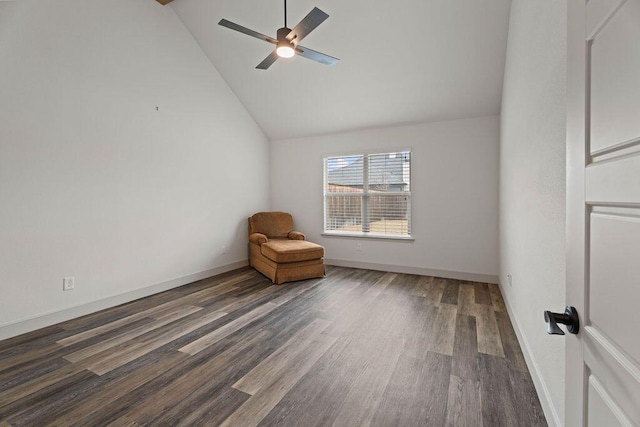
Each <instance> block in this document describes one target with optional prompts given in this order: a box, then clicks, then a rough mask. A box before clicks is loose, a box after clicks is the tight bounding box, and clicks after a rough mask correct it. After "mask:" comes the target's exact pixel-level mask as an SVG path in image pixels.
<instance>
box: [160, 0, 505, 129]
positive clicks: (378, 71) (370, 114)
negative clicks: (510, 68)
mask: <svg viewBox="0 0 640 427" xmlns="http://www.w3.org/2000/svg"><path fill="white" fill-rule="evenodd" d="M510 5H511V1H510V0H399V1H380V0H373V1H371V0H367V1H365V0H353V1H345V0H288V3H287V7H288V26H289V28H293V26H295V24H297V23H298V22H299V21H300V20H301V19H302V18H303V17H304V16H305V15H306V14H307V13H308V12H309V11H310V10H311V9H312V8H313V7H314V6H316V7H318V8H320V9H322V10H323V11H325V12H326V13H328V14H329V15H330V17H329V19H327V20H326V21H325V22H324V23H322V24H321V25H320V26H319V27H318V28H316V29H315V30H314V31H313V32H312V33H311V34H310V35H309V36H308V37H307V38H305V39H304V41H303V42H302V43H301V44H303V45H304V46H306V47H309V48H311V49H314V50H318V51H320V52H323V53H326V54H329V55H332V56H335V57H338V58H340V62H339V63H338V65H336V66H334V67H327V66H325V65H321V64H318V63H315V62H313V61H310V60H308V59H305V58H302V57H298V56H296V57H294V58H292V59H288V60H284V59H279V60H278V61H277V62H276V63H275V64H274V65H272V66H271V68H269V69H268V70H266V71H262V70H257V69H255V66H256V65H257V64H258V63H260V61H262V60H263V59H264V58H265V57H266V56H267V55H268V54H269V53H270V52H271V50H272V48H273V47H272V45H270V44H268V43H266V42H264V41H261V40H258V39H255V38H252V37H249V36H247V35H244V34H241V33H238V32H235V31H232V30H229V29H227V28H223V27H221V26H219V25H218V21H220V19H222V18H226V19H228V20H230V21H232V22H235V23H237V24H240V25H242V26H245V27H248V28H250V29H252V30H255V31H258V32H260V33H263V34H266V35H269V36H271V37H275V35H276V34H275V33H276V30H277V29H278V28H280V27H282V26H283V23H284V22H283V21H284V17H283V1H282V0H175V1H173V2H172V3H171V5H170V6H168V7H172V8H173V9H174V10H175V12H176V13H177V15H178V16H179V18H180V19H181V20H182V22H183V23H184V25H185V26H186V27H187V29H188V30H189V31H190V32H191V33H192V34H193V36H194V37H195V39H196V40H197V41H198V43H199V44H200V46H201V47H202V49H203V50H204V51H205V53H206V54H207V55H208V56H209V58H210V60H211V62H212V63H213V65H214V66H215V67H216V68H217V69H218V71H219V72H220V74H221V75H222V77H223V78H224V79H225V80H226V81H227V83H228V84H229V86H230V87H231V89H232V90H233V91H234V92H235V93H236V95H237V96H238V98H239V99H240V101H241V102H242V103H243V104H244V105H245V107H246V109H247V110H248V111H249V113H250V114H251V115H252V116H253V118H254V119H255V120H256V122H257V123H258V125H259V126H260V127H261V128H262V130H263V131H264V132H265V134H266V135H267V137H268V138H269V139H271V140H279V139H288V138H294V137H302V136H309V135H317V134H325V133H334V132H342V131H349V130H355V129H363V128H373V127H384V126H393V125H399V124H406V123H417V122H432V121H440V120H450V119H459V118H469V117H479V116H486V115H495V114H499V112H500V100H501V95H502V78H503V70H504V60H505V51H506V43H507V31H508V22H509V8H510Z"/></svg>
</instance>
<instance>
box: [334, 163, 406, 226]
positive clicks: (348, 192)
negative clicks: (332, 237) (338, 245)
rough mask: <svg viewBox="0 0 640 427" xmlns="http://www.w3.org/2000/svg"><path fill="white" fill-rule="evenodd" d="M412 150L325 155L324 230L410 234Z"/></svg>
mask: <svg viewBox="0 0 640 427" xmlns="http://www.w3.org/2000/svg"><path fill="white" fill-rule="evenodd" d="M410 181H411V152H410V151H397V152H393V153H380V154H361V155H351V156H341V157H325V158H324V232H325V233H329V234H345V235H358V236H373V237H375V236H380V237H384V236H393V237H409V236H410V235H411V186H410Z"/></svg>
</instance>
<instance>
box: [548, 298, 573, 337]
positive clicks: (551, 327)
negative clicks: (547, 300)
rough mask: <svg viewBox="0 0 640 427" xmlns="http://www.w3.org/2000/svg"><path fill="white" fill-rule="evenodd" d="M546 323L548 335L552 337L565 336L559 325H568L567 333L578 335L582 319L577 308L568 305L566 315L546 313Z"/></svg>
mask: <svg viewBox="0 0 640 427" xmlns="http://www.w3.org/2000/svg"><path fill="white" fill-rule="evenodd" d="M544 321H545V322H547V323H548V326H547V333H548V334H550V335H564V332H562V329H560V327H559V326H558V323H562V324H563V325H567V331H568V332H569V333H571V334H577V333H578V331H579V330H580V319H578V312H577V311H576V308H575V307H571V306H570V305H568V306H567V307H566V308H565V309H564V313H552V312H550V311H548V310H546V311H545V312H544Z"/></svg>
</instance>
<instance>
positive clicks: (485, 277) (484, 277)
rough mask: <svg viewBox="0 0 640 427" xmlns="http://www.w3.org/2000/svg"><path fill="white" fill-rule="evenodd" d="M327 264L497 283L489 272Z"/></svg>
mask: <svg viewBox="0 0 640 427" xmlns="http://www.w3.org/2000/svg"><path fill="white" fill-rule="evenodd" d="M324 262H325V264H327V265H335V266H336V267H351V268H362V269H365V270H378V271H390V272H392V273H404V274H417V275H420V276H435V277H444V278H445V279H457V280H465V281H469V282H482V283H496V284H497V283H498V276H493V275H490V274H477V273H464V272H459V271H449V270H435V269H431V268H421V267H410V266H407V265H392V264H377V263H373V262H362V261H348V260H341V259H327V258H325V260H324Z"/></svg>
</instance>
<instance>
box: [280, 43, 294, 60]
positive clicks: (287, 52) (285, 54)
mask: <svg viewBox="0 0 640 427" xmlns="http://www.w3.org/2000/svg"><path fill="white" fill-rule="evenodd" d="M276 53H277V54H278V56H279V57H280V58H291V57H292V56H293V55H295V53H296V52H295V50H293V47H291V46H288V45H283V46H278V47H277V48H276Z"/></svg>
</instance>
